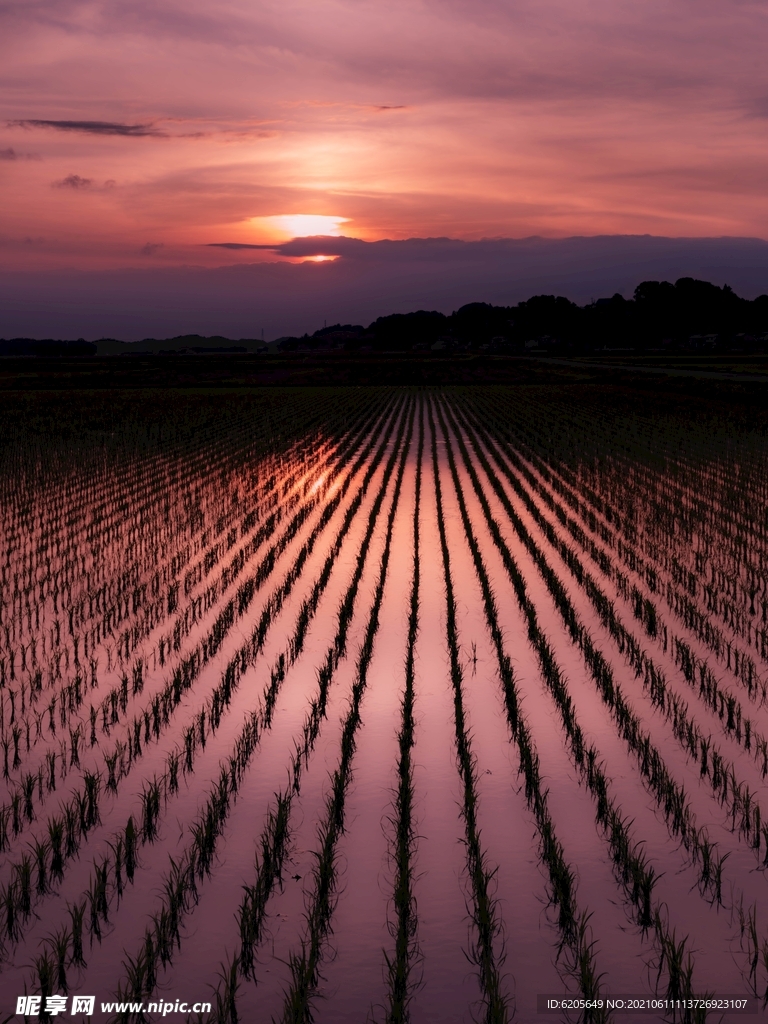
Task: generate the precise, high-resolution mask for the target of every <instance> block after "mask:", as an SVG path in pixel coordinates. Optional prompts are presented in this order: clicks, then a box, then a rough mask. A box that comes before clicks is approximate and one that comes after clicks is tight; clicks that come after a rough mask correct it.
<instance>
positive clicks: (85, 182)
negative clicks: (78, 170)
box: [53, 174, 93, 189]
mask: <svg viewBox="0 0 768 1024" xmlns="http://www.w3.org/2000/svg"><path fill="white" fill-rule="evenodd" d="M92 185H93V179H92V178H81V177H80V175H79V174H68V175H67V176H66V178H62V179H61V181H54V182H53V187H54V188H74V189H85V188H91V186H92Z"/></svg>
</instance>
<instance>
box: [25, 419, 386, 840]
mask: <svg viewBox="0 0 768 1024" xmlns="http://www.w3.org/2000/svg"><path fill="white" fill-rule="evenodd" d="M380 428H381V424H379V429H380ZM376 436H377V431H376V430H374V435H373V437H372V438H369V441H368V446H367V447H366V448H365V450H364V452H363V454H362V455H360V456H359V458H358V459H357V461H356V463H355V467H354V469H353V474H354V472H356V471H357V470H359V468H360V467H361V466H362V465H364V464H365V462H366V459H367V456H368V453H369V451H370V447H371V445H372V444H373V443H374V442H375V437H376ZM355 447H356V446H353V448H352V450H351V451H348V452H347V454H348V455H349V456H350V457H351V456H352V455H353V454H354V450H355ZM350 479H351V477H347V478H346V479H345V482H344V483H342V485H341V487H340V489H339V490H338V492H337V494H336V496H335V497H334V499H332V501H331V502H330V503H326V504H325V505H324V507H323V511H322V514H321V516H320V520H319V522H318V523H317V524H316V526H315V528H314V530H313V532H312V533H311V534H310V536H309V539H308V541H307V542H306V543H305V546H304V549H302V551H300V552H299V556H298V561H297V563H296V564H295V566H294V575H297V574H298V572H300V571H301V569H300V566H301V565H303V562H304V560H305V559H306V557H308V555H309V553H310V552H311V550H312V547H313V546H314V543H315V540H316V538H317V536H319V534H320V532H321V530H322V529H323V528H324V525H325V523H326V522H327V521H328V518H330V515H331V514H332V513H333V511H334V509H335V508H336V506H337V505H338V503H339V501H341V500H342V499H343V497H344V495H345V493H346V488H347V487H348V486H349V481H350ZM296 524H297V518H296V517H294V519H293V520H292V521H291V523H290V524H289V527H288V528H287V530H286V532H285V533H284V534H283V535H282V537H281V539H280V540H279V541H278V546H280V547H281V548H282V549H283V550H284V549H285V547H286V546H287V544H288V542H289V540H286V534H288V537H289V539H293V536H295V534H296V533H297V532H298V526H297V525H296ZM299 525H301V523H300V521H299ZM276 562H277V558H276V556H275V546H273V548H272V549H270V551H269V552H268V554H267V556H265V558H263V559H262V561H261V563H260V565H259V566H258V567H257V569H256V573H255V574H254V575H255V576H258V577H259V583H260V585H263V582H265V580H266V578H268V576H269V574H270V573H271V571H272V569H273V568H274V566H275V564H276ZM255 589H256V588H255V587H252V588H251V591H250V593H249V595H248V598H249V599H250V598H251V597H252V595H253V592H254V591H255ZM275 600H276V599H275ZM247 603H248V602H247V601H246V598H245V597H244V596H243V595H242V594H239V595H238V611H239V610H240V608H241V606H243V605H245V608H243V611H245V610H246V608H247ZM230 605H231V606H232V607H231V608H230V609H229V610H227V609H225V612H224V613H220V614H219V617H218V618H217V620H216V621H215V622H214V624H213V626H212V627H211V629H210V631H209V634H208V637H203V639H202V641H201V642H199V643H198V645H197V648H196V649H195V650H194V651H193V652H192V654H191V656H190V655H188V656H187V658H186V659H185V661H183V662H182V665H181V670H182V671H184V672H185V674H184V675H183V676H181V675H180V670H179V669H177V670H176V672H175V673H174V676H173V679H172V680H170V681H169V682H168V683H166V685H165V687H164V688H163V689H162V690H161V691H160V692H159V693H156V694H155V695H154V696H153V697H152V698H151V700H150V702H149V704H148V705H147V706H146V707H145V709H144V711H143V712H141V711H140V712H139V715H138V717H137V716H136V715H134V718H133V729H132V730H131V729H130V728H129V730H128V735H127V737H126V738H124V739H123V740H118V741H116V743H115V745H114V747H113V750H112V752H111V753H106V752H105V751H102V755H103V758H104V763H105V765H106V767H107V768H108V771H109V777H108V785H109V788H110V789H111V791H112V792H116V791H117V788H118V784H119V782H120V780H121V779H122V778H124V777H126V776H127V775H128V773H129V772H130V770H131V767H132V765H133V763H134V762H135V760H136V759H137V758H139V757H141V753H142V741H141V735H142V726H143V734H144V745H145V746H146V744H147V743H149V742H150V739H154V740H157V739H159V737H160V733H161V730H162V729H163V728H165V727H167V726H168V725H169V723H170V716H171V714H172V713H173V711H174V709H175V708H176V707H177V706H178V705H179V703H180V702H181V699H182V696H183V694H184V692H185V691H187V690H189V688H190V687H191V686H192V684H193V682H194V679H195V677H196V674H197V673H198V672H199V671H200V669H201V668H202V666H203V665H204V664H205V662H206V661H207V660H209V658H210V657H212V655H213V653H215V649H216V647H217V645H218V644H219V643H221V640H222V639H223V635H224V633H225V627H229V626H231V623H232V621H233V620H234V614H233V612H234V599H233V601H231V602H230ZM274 611H275V609H274V608H273V609H272V612H273V613H274ZM185 670H186V671H185ZM216 713H217V709H216V696H215V694H214V707H213V715H214V719H215V717H216ZM115 717H116V718H117V716H115ZM202 721H203V722H204V718H203V720H202ZM113 724H115V723H113ZM203 741H204V734H203ZM187 760H188V756H187ZM49 781H50V780H49ZM40 788H42V787H40ZM29 820H30V821H31V820H32V818H30V819H29Z"/></svg>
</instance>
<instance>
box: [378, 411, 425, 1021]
mask: <svg viewBox="0 0 768 1024" xmlns="http://www.w3.org/2000/svg"><path fill="white" fill-rule="evenodd" d="M423 452H424V407H423V403H422V402H419V439H418V445H417V450H416V481H415V497H414V505H413V575H412V579H411V591H410V597H409V607H408V635H407V640H406V649H405V685H404V688H403V697H402V703H401V724H400V730H399V732H398V736H397V742H398V748H399V756H398V761H397V783H396V787H397V788H396V791H395V799H394V802H393V807H392V815H391V819H390V827H391V836H390V857H391V862H392V869H393V891H392V919H391V921H390V922H389V931H390V934H391V936H392V939H393V940H394V949H393V950H392V951H387V950H385V952H384V958H385V961H386V965H387V981H388V1005H387V1009H386V1022H387V1024H409V1022H410V1020H411V1013H410V1004H411V999H412V997H413V992H414V989H415V987H416V984H417V982H418V978H416V977H415V971H416V970H417V966H418V963H419V960H420V953H419V944H418V914H417V908H416V899H415V896H414V883H415V873H416V868H415V854H416V844H417V836H416V820H415V810H414V798H415V792H414V766H413V748H414V742H415V729H416V720H415V715H414V710H415V703H416V693H415V652H416V640H417V637H418V632H419V590H420V586H421V565H420V560H421V553H420V544H419V541H420V525H419V519H420V515H421V464H422V457H423Z"/></svg>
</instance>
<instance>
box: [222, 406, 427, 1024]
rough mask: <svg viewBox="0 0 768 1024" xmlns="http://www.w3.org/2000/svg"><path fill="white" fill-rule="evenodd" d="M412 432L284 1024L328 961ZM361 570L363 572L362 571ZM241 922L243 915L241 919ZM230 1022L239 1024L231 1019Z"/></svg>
mask: <svg viewBox="0 0 768 1024" xmlns="http://www.w3.org/2000/svg"><path fill="white" fill-rule="evenodd" d="M412 429H413V409H411V411H410V414H409V417H408V428H407V434H406V437H405V440H404V442H402V443H398V444H397V445H396V446H395V447H394V449H393V453H392V455H393V456H394V455H395V454H397V455H398V456H399V458H398V462H399V464H398V469H397V476H396V479H395V485H394V490H393V494H392V499H391V505H390V509H389V512H388V515H387V522H386V532H385V538H384V548H383V551H382V554H381V560H380V564H379V569H378V578H377V580H376V586H375V590H374V595H373V603H372V606H371V610H370V612H369V615H368V622H367V625H366V629H365V634H364V639H363V642H362V644H361V647H360V651H359V653H358V657H357V663H356V670H355V679H354V682H353V685H352V692H351V697H350V702H349V708H348V711H347V713H346V715H345V716H344V720H343V726H342V733H341V744H340V746H341V750H340V756H339V761H338V765H337V767H336V769H335V770H334V772H333V775H332V777H331V780H330V789H329V792H328V795H327V797H326V801H325V807H324V809H323V815H322V817H321V819H320V821H319V823H318V847H317V850H316V865H315V868H314V871H313V879H312V891H311V893H310V894H309V896H308V904H307V914H306V924H305V928H304V934H303V937H302V939H301V941H300V945H299V948H298V950H296V951H294V952H292V953H291V954H290V957H289V963H288V968H289V972H290V981H289V984H288V988H287V991H286V993H285V1001H284V1004H283V1011H282V1020H283V1021H284V1022H286V1024H287V1022H289V1021H291V1022H297V1024H298V1022H301V1024H308V1022H310V1021H311V1020H312V1017H313V1014H312V1007H313V1002H314V998H315V989H316V986H317V983H318V980H319V977H320V971H321V966H322V962H323V958H324V956H325V955H327V948H326V947H327V940H328V936H329V933H330V930H331V921H332V916H333V911H334V907H335V903H336V899H337V884H338V863H337V858H338V849H337V847H338V841H339V839H340V837H341V836H342V835H343V833H344V823H345V816H344V809H345V801H346V795H347V791H348V788H349V785H350V782H351V779H352V768H353V760H354V755H355V749H356V735H357V731H358V729H359V727H360V724H361V722H362V717H361V706H362V701H363V696H364V693H365V689H366V685H367V679H368V669H369V666H370V662H371V658H372V656H373V650H374V644H375V640H376V634H377V632H378V626H379V614H380V611H381V604H382V600H383V597H384V588H385V585H386V581H387V572H388V567H389V559H390V552H391V544H392V532H393V528H394V523H395V519H396V516H397V510H398V502H399V497H400V491H401V488H402V481H403V474H404V471H405V465H406V459H407V455H408V450H409V448H410V444H411V435H412ZM360 568H362V566H360ZM241 920H242V913H241ZM229 1019H232V1020H233V1021H234V1020H236V1019H237V1018H236V1017H234V1018H229Z"/></svg>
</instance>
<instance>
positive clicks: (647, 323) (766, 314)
mask: <svg viewBox="0 0 768 1024" xmlns="http://www.w3.org/2000/svg"><path fill="white" fill-rule="evenodd" d="M278 344H279V346H280V348H282V349H283V350H284V351H285V350H295V349H302V348H307V349H323V348H345V349H350V348H351V349H368V348H369V349H372V350H380V351H409V350H419V349H423V350H427V349H432V350H436V351H440V350H443V351H445V350H449V351H450V350H451V349H455V350H466V349H480V350H490V351H512V352H515V351H519V352H525V351H536V350H540V349H542V348H544V349H548V350H551V351H565V352H567V351H594V350H596V349H603V348H609V349H610V348H614V349H615V348H634V349H654V348H655V349H659V348H661V349H663V348H678V349H691V350H696V349H701V350H707V349H711V350H722V349H734V348H741V349H746V350H758V349H765V348H766V346H767V345H768V295H761V296H759V297H758V298H757V299H755V300H754V301H750V300H748V299H742V298H740V297H739V296H738V295H736V294H735V293H734V292H733V290H732V289H731V288H729V287H728V285H725V287H723V288H719V287H718V286H717V285H713V284H710V283H709V282H708V281H697V280H694V279H693V278H691V277H683V278H680V279H679V280H678V281H676V282H675V284H670V283H669V282H668V281H643V283H642V284H640V285H638V286H637V288H636V289H635V292H634V295H633V297H632V298H631V299H625V298H624V297H623V296H621V295H619V294H616V295H614V296H613V297H612V298H610V299H597V300H596V301H593V302H591V303H589V304H588V305H586V306H578V305H576V303H575V302H571V301H570V300H569V299H566V298H564V297H563V296H561V295H558V296H555V295H534V296H533V297H532V298H530V299H527V300H526V301H525V302H520V303H518V304H517V305H516V306H492V305H490V304H489V303H486V302H472V303H469V304H468V305H466V306H462V307H461V308H460V309H458V310H456V311H455V312H454V313H452V314H451V315H450V316H446V315H445V314H443V313H438V312H436V311H434V310H432V311H427V310H423V309H422V310H418V311H417V312H415V313H394V314H392V315H390V316H382V317H379V318H378V320H375V321H374V322H373V323H372V324H370V325H369V326H368V327H367V328H366V327H363V326H362V325H359V324H358V325H352V324H344V325H342V324H335V325H333V326H332V327H325V328H323V329H322V330H320V331H316V332H315V333H314V334H313V335H312V336H311V337H310V336H309V335H305V336H304V337H303V338H284V339H279V341H278Z"/></svg>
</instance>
